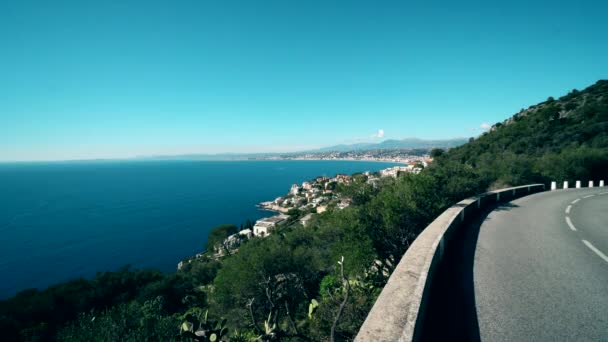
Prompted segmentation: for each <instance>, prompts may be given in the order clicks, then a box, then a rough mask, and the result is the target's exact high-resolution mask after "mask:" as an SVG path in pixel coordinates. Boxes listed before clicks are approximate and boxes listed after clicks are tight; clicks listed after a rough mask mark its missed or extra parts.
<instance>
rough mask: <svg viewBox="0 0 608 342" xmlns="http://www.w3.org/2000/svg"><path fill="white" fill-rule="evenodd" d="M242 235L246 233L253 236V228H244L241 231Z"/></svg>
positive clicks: (248, 236) (247, 235)
mask: <svg viewBox="0 0 608 342" xmlns="http://www.w3.org/2000/svg"><path fill="white" fill-rule="evenodd" d="M239 234H241V235H245V236H246V237H247V238H251V237H252V236H253V231H252V230H251V229H243V230H241V231H240V232H239Z"/></svg>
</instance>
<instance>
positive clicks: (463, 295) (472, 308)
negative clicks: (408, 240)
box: [423, 187, 608, 341]
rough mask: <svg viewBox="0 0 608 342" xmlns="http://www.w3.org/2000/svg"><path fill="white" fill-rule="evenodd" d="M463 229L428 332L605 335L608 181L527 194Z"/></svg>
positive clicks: (447, 335) (434, 298)
mask: <svg viewBox="0 0 608 342" xmlns="http://www.w3.org/2000/svg"><path fill="white" fill-rule="evenodd" d="M463 231H464V232H463V233H461V234H460V236H458V237H457V238H458V239H459V241H458V240H457V241H455V243H453V244H452V246H454V247H450V248H452V250H451V251H448V252H447V253H446V258H445V259H444V260H449V262H447V263H446V265H445V266H441V267H442V269H441V276H440V278H439V279H437V281H436V282H435V284H433V288H432V292H431V302H430V305H429V315H428V317H427V318H426V321H425V323H426V325H425V329H424V330H423V337H425V338H424V340H427V339H428V340H436V339H440V338H441V339H451V340H456V339H458V340H469V341H477V340H480V341H608V188H605V187H604V188H590V189H572V190H558V191H552V192H543V193H539V194H534V195H531V196H527V197H523V198H520V199H517V200H514V201H512V202H509V203H506V204H503V205H501V206H499V207H497V208H494V210H493V211H491V212H489V213H487V214H486V215H484V216H483V217H481V218H479V219H478V220H476V221H475V222H472V223H471V224H470V225H469V226H468V227H467V228H465V229H463ZM437 283H440V284H437ZM438 327H445V329H441V331H439V330H438V329H437V328H438Z"/></svg>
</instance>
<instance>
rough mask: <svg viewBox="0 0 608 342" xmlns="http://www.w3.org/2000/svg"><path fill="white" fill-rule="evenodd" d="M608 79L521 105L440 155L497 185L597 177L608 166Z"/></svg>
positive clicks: (603, 172)
mask: <svg viewBox="0 0 608 342" xmlns="http://www.w3.org/2000/svg"><path fill="white" fill-rule="evenodd" d="M607 151H608V81H606V80H600V81H598V82H597V83H595V84H594V85H592V86H590V87H588V88H586V89H584V90H582V91H578V90H572V91H571V92H570V93H569V94H567V95H565V96H562V97H560V98H558V99H553V98H552V97H550V98H548V99H547V101H544V102H541V103H539V104H536V105H533V106H530V107H529V108H527V109H522V110H521V111H520V112H519V113H517V114H515V115H513V116H512V117H510V118H508V119H506V120H505V121H503V122H500V123H496V124H495V125H494V126H493V127H492V129H491V130H490V132H487V133H484V134H483V135H482V136H480V137H479V138H478V139H475V140H474V141H471V142H469V143H468V144H466V145H463V146H460V147H457V148H454V149H452V150H450V151H449V153H447V154H446V155H445V156H443V157H441V158H440V159H444V160H450V161H454V162H460V163H464V164H466V165H470V166H471V167H473V168H475V169H476V170H478V172H480V173H481V174H482V175H483V176H484V177H485V179H486V180H487V181H490V182H497V183H496V184H494V187H499V186H502V185H517V184H522V183H526V182H530V181H549V180H556V181H564V180H575V179H581V180H587V179H593V178H594V179H598V177H601V176H605V173H606V170H608V152H607Z"/></svg>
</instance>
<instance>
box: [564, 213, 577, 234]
mask: <svg viewBox="0 0 608 342" xmlns="http://www.w3.org/2000/svg"><path fill="white" fill-rule="evenodd" d="M566 223H567V224H568V227H570V229H572V231H573V232H575V231H576V227H575V226H574V225H573V224H572V221H570V217H569V216H566Z"/></svg>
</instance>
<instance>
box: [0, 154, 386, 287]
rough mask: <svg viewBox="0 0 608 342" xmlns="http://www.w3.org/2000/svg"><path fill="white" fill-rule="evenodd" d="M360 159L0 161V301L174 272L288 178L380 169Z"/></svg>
mask: <svg viewBox="0 0 608 342" xmlns="http://www.w3.org/2000/svg"><path fill="white" fill-rule="evenodd" d="M390 166H394V164H393V163H381V162H361V161H226V162H220V161H129V162H119V161H111V162H110V161H94V162H57V163H16V164H0V192H1V196H0V280H1V281H0V298H6V297H9V296H12V295H14V294H15V293H17V292H18V291H21V290H23V289H26V288H45V287H47V286H49V285H52V284H55V283H58V282H62V281H66V280H70V279H74V278H77V277H91V276H93V275H95V273H96V272H99V271H112V270H116V269H118V268H120V267H121V266H124V265H126V264H129V265H131V266H132V267H134V268H156V269H160V270H162V271H167V272H172V271H175V269H176V265H177V263H178V262H179V261H180V260H181V259H183V258H184V257H187V256H190V255H193V254H195V253H198V252H200V251H202V250H203V247H204V245H205V242H206V239H207V234H208V232H209V230H210V229H211V228H213V227H214V226H216V225H218V224H223V223H234V224H237V225H239V224H241V223H243V222H244V221H245V220H246V219H252V220H255V219H259V218H261V217H264V216H270V215H271V213H269V212H264V211H260V210H258V209H257V207H256V204H257V203H259V202H262V201H266V200H272V199H274V198H276V197H277V196H281V195H284V194H286V193H287V192H288V191H289V188H290V186H291V184H293V183H301V182H303V181H306V180H309V179H312V178H314V177H317V176H322V175H325V176H333V175H335V174H337V173H347V174H350V173H355V172H361V171H368V170H369V171H378V170H380V169H384V168H387V167H390Z"/></svg>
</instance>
